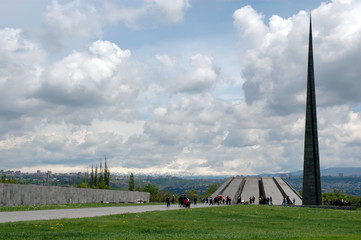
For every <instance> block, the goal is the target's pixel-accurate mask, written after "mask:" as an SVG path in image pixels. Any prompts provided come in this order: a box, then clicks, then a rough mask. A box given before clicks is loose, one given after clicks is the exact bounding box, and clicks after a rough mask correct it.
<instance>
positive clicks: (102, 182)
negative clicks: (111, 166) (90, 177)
mask: <svg viewBox="0 0 361 240" xmlns="http://www.w3.org/2000/svg"><path fill="white" fill-rule="evenodd" d="M98 186H99V188H103V186H104V176H103V165H102V161H100V164H99V180H98ZM100 186H101V187H100Z"/></svg>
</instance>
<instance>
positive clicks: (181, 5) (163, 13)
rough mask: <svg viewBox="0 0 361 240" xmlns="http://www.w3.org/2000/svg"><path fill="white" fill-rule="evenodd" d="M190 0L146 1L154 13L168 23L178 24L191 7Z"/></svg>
mask: <svg viewBox="0 0 361 240" xmlns="http://www.w3.org/2000/svg"><path fill="white" fill-rule="evenodd" d="M189 2H190V0H174V1H167V0H146V3H148V4H149V6H151V8H153V10H154V11H155V12H154V15H155V16H158V17H159V18H160V19H161V20H162V21H164V22H166V23H168V24H176V23H179V22H181V21H183V19H184V14H185V11H186V10H187V8H189V7H190V6H191V5H190V3H189Z"/></svg>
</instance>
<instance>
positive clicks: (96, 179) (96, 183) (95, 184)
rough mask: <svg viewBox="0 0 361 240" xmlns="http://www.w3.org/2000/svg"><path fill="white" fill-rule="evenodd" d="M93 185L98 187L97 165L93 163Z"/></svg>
mask: <svg viewBox="0 0 361 240" xmlns="http://www.w3.org/2000/svg"><path fill="white" fill-rule="evenodd" d="M94 187H98V165H97V164H95V173H94Z"/></svg>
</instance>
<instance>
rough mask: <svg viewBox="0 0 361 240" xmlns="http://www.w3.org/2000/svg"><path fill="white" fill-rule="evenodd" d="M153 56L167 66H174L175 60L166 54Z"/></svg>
mask: <svg viewBox="0 0 361 240" xmlns="http://www.w3.org/2000/svg"><path fill="white" fill-rule="evenodd" d="M155 58H156V59H157V60H158V61H159V62H160V63H162V64H163V65H164V66H165V67H167V68H173V67H175V66H176V62H175V60H174V59H172V58H171V57H170V56H168V55H167V54H156V55H155Z"/></svg>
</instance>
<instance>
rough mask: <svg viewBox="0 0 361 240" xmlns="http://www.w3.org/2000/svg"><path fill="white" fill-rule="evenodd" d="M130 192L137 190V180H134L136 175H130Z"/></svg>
mask: <svg viewBox="0 0 361 240" xmlns="http://www.w3.org/2000/svg"><path fill="white" fill-rule="evenodd" d="M128 189H129V191H134V189H135V180H134V175H133V173H131V174H130V178H129V188H128Z"/></svg>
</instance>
